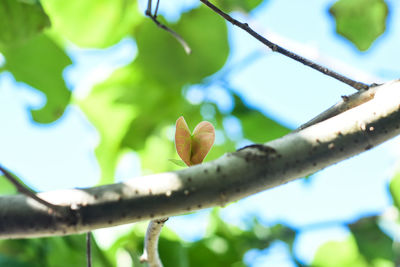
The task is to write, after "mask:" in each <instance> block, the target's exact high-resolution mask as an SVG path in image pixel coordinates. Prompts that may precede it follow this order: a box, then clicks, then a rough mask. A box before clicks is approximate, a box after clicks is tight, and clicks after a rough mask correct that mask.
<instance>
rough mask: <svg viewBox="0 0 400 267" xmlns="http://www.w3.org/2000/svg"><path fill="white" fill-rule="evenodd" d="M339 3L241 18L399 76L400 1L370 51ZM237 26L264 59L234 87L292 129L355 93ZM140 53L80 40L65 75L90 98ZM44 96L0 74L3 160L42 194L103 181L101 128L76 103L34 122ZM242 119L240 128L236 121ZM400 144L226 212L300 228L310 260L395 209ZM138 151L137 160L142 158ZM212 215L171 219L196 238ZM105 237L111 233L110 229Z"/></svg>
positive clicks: (369, 74) (267, 9) (235, 58)
mask: <svg viewBox="0 0 400 267" xmlns="http://www.w3.org/2000/svg"><path fill="white" fill-rule="evenodd" d="M142 2H144V1H142ZM196 2H197V1H193V0H190V1H182V2H180V4H181V5H182V6H180V7H179V6H177V2H176V1H162V3H161V12H162V13H164V14H166V15H167V17H168V18H170V19H171V20H174V19H177V16H178V15H179V10H180V9H181V8H182V9H185V8H187V7H190V6H192V5H196V4H197V3H196ZM331 3H332V1H321V0H309V1H306V2H304V1H301V2H299V1H294V0H279V1H278V0H275V1H274V0H270V1H266V3H264V4H263V5H262V6H260V7H259V8H258V9H256V10H255V11H254V12H253V13H252V14H251V16H249V17H244V16H243V15H241V14H234V15H235V16H236V17H237V18H240V20H242V21H245V20H246V21H248V22H249V24H250V25H252V26H254V29H256V30H257V31H259V32H261V33H263V34H266V35H267V36H271V39H273V40H275V39H276V40H279V41H280V44H282V45H283V46H286V47H290V48H293V49H294V50H296V49H297V50H299V51H301V52H302V53H304V54H305V55H306V56H308V57H311V58H314V59H316V60H317V61H321V62H324V63H326V64H328V65H329V66H330V67H332V68H334V69H336V70H337V71H339V72H344V73H350V74H351V75H350V76H352V77H353V78H355V79H361V80H363V81H366V82H368V81H377V80H379V81H387V80H391V79H396V78H398V76H399V72H400V67H399V66H398V62H400V53H398V47H399V40H400V38H399V36H400V5H399V4H398V3H396V2H395V1H394V0H391V1H387V3H388V4H389V6H390V11H391V14H390V16H389V19H388V27H387V31H386V33H385V34H384V35H383V36H381V37H380V38H379V39H378V40H377V41H376V42H375V43H374V44H373V46H372V48H371V49H370V50H369V51H368V52H367V53H360V52H357V51H356V49H355V48H354V46H353V45H352V44H350V43H349V42H348V41H346V40H345V39H343V38H341V37H339V36H337V35H336V34H335V32H334V21H333V19H332V18H331V17H330V16H329V15H328V11H327V9H328V7H329V5H330V4H331ZM143 6H144V5H143V4H142V9H143ZM229 32H230V40H231V47H232V54H231V56H230V59H229V62H230V63H231V64H233V65H235V64H236V63H237V62H242V60H243V59H244V58H247V57H248V56H249V55H251V54H253V53H254V52H255V51H256V52H257V57H256V59H255V60H250V63H248V64H246V65H245V66H243V67H238V68H237V70H236V71H235V72H233V73H232V74H231V76H230V77H229V83H230V84H231V86H232V88H234V90H235V91H236V92H238V93H239V94H241V95H243V96H244V97H245V99H246V100H247V103H248V104H249V105H252V106H254V107H257V108H259V109H260V110H262V111H263V112H265V113H266V114H268V115H270V116H272V117H274V118H276V119H277V120H278V121H280V122H282V123H284V124H285V125H288V126H290V127H296V126H298V125H300V124H301V123H304V122H305V121H307V120H309V119H310V118H312V117H313V116H315V115H317V114H318V113H320V112H321V111H323V110H324V109H326V108H328V107H329V106H331V105H332V104H334V103H335V102H336V101H338V100H339V99H340V96H341V95H344V94H349V93H352V92H353V90H352V89H351V88H349V87H348V86H346V85H343V84H341V83H339V82H337V81H335V80H333V79H332V78H330V77H327V76H324V75H322V74H320V73H317V72H316V71H314V70H311V69H309V68H307V67H304V66H303V65H301V64H300V63H297V62H294V61H293V60H290V59H287V58H285V57H283V56H282V55H279V54H275V53H272V52H270V51H269V50H268V49H266V48H265V47H263V46H261V45H260V44H259V43H257V42H256V41H255V40H253V39H252V38H251V37H249V36H248V35H247V34H245V33H244V32H242V31H241V30H240V29H238V28H233V27H230V30H229ZM135 53H136V47H135V44H134V42H133V41H132V40H129V39H126V40H123V41H122V42H121V43H120V44H118V45H116V46H114V47H112V48H109V49H106V50H87V49H86V50H82V49H78V48H76V47H73V46H71V48H70V49H69V54H70V56H71V58H72V60H73V62H74V64H73V65H72V66H70V67H68V68H67V69H66V70H65V72H64V76H65V78H66V80H67V83H68V85H69V87H70V88H71V89H73V90H74V94H75V97H81V96H83V95H85V94H86V93H87V92H88V90H90V86H91V85H92V84H93V83H95V82H96V81H99V80H100V79H101V78H100V77H103V78H104V77H106V76H107V75H108V74H109V73H111V72H112V70H113V69H115V68H116V67H118V66H121V65H123V64H127V63H128V62H129V61H130V60H132V59H133V58H134V56H135ZM0 61H1V60H0ZM213 90H215V91H214V92H217V91H218V92H220V91H221V90H222V89H221V88H218V86H216V87H215V88H214V89H213ZM193 92H195V90H194V91H193ZM221 94H223V90H222V93H221ZM194 96H196V94H194ZM192 97H193V96H192ZM43 100H44V99H43V97H42V96H41V95H40V93H37V92H36V91H34V90H31V89H30V88H29V87H28V86H26V85H23V84H20V83H16V82H15V81H14V79H13V77H12V76H11V75H10V74H8V73H2V74H0V122H1V132H0V137H1V138H0V147H1V150H0V162H1V164H3V165H4V166H7V168H9V169H10V170H13V171H16V172H17V174H18V175H20V176H21V177H23V178H24V181H26V182H27V183H28V184H29V185H30V186H32V187H33V188H35V189H37V190H40V191H45V190H53V189H58V188H71V187H86V186H92V185H94V184H95V183H96V182H97V180H98V178H99V175H100V171H99V167H98V164H97V162H96V159H95V156H94V149H95V147H96V145H97V143H98V141H99V136H98V134H97V132H96V130H95V129H94V127H93V126H91V125H90V123H89V122H88V121H87V119H86V118H85V116H84V114H83V113H82V112H81V111H80V110H79V109H78V108H77V107H75V106H70V107H68V109H67V111H66V113H65V115H64V116H63V117H62V118H61V119H60V120H59V121H57V122H55V123H53V124H51V125H46V126H43V125H38V124H35V123H32V122H31V120H30V118H29V114H28V112H27V107H31V106H36V107H38V106H40V105H42V104H43ZM224 104H225V105H229V103H228V104H226V103H225V102H224V101H222V103H221V105H224ZM232 125H235V124H234V120H233V123H232ZM399 148H400V139H399V138H395V139H393V140H391V141H389V142H387V143H385V144H383V145H381V146H379V147H377V148H374V149H372V150H371V151H368V152H366V153H363V154H362V155H359V156H357V157H354V158H352V159H350V160H347V161H345V162H342V163H339V164H337V165H335V166H332V167H329V168H327V169H325V170H323V171H321V172H319V173H317V174H316V175H314V176H313V177H312V178H311V180H310V181H303V180H298V181H295V182H292V183H289V184H287V185H284V186H280V187H277V188H274V189H271V190H268V191H266V192H262V193H259V194H256V195H254V196H251V197H248V198H246V199H244V200H242V201H239V202H238V203H235V204H233V205H229V206H228V207H226V208H224V209H223V210H221V213H222V216H223V218H224V219H226V220H227V221H229V222H231V223H235V224H237V225H240V226H243V227H245V223H246V220H248V218H250V217H251V216H253V215H256V216H258V217H259V218H260V220H261V221H262V222H263V223H265V224H268V225H272V224H274V223H277V222H283V223H286V224H289V225H290V226H292V227H295V228H296V229H299V235H298V237H297V239H296V252H297V253H298V255H299V256H300V257H301V258H302V259H303V260H304V261H306V262H308V261H310V260H311V259H312V256H313V253H314V252H315V249H316V248H317V247H318V245H319V244H321V243H322V242H323V241H326V240H328V239H331V238H336V239H340V238H343V237H344V236H345V235H346V234H347V230H346V228H344V227H343V226H342V222H343V221H345V222H349V221H353V220H356V219H357V218H359V217H360V216H362V215H366V214H378V213H381V212H382V211H384V210H385V209H386V208H387V207H389V206H390V204H391V200H390V199H389V196H388V190H387V181H388V180H389V179H390V177H391V176H392V175H393V171H394V166H395V163H396V160H397V158H398V156H399V153H398V152H396V151H398V150H399ZM130 157H131V158H130V159H132V158H133V160H135V156H134V155H132V154H131V155H130ZM127 162H129V160H127ZM135 164H136V165H135V167H132V166H129V167H128V168H127V167H125V168H123V170H121V171H120V174H119V175H120V176H124V175H128V176H134V175H138V174H140V172H139V171H138V168H137V166H138V164H137V163H135ZM123 165H124V166H125V165H127V164H123ZM207 216H208V212H207V211H203V212H199V213H198V214H194V215H190V216H179V217H176V218H171V220H169V221H168V223H167V224H168V226H170V227H171V228H173V229H174V230H176V231H177V232H178V233H180V234H181V235H182V237H184V238H185V239H186V240H193V239H197V238H201V235H202V234H203V233H204V231H205V228H206V225H207ZM190 221H196V224H197V226H198V231H197V232H193V230H192V228H191V229H190V230H189V229H188V228H187V227H185V225H188V224H190V223H189V222H190ZM110 231H111V233H112V231H114V230H110ZM99 233H100V232H99ZM101 233H103V235H104V236H109V235H107V234H106V233H105V232H104V231H102V232H101ZM100 238H101V237H100V234H99V239H100ZM104 242H106V241H104ZM246 260H248V261H249V262H251V263H252V266H266V264H267V263H269V264H271V265H270V266H278V265H279V266H293V264H292V263H291V262H290V261H288V257H287V251H286V247H285V246H283V245H282V244H279V243H277V244H275V245H274V246H273V247H272V248H271V249H269V250H267V251H264V252H257V251H252V252H251V253H249V254H248V255H247V256H246Z"/></svg>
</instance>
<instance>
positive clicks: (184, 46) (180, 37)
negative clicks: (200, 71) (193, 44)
mask: <svg viewBox="0 0 400 267" xmlns="http://www.w3.org/2000/svg"><path fill="white" fill-rule="evenodd" d="M151 3H152V0H148V2H147V9H146V11H145V14H146V16H148V17H149V18H151V20H152V21H154V23H155V24H156V25H157V26H158V27H160V28H161V29H163V30H165V31H167V32H169V33H170V34H171V35H172V36H173V37H174V38H175V39H176V40H177V41H178V42H179V43H180V44H181V45H182V47H183V49H184V50H185V52H186V54H190V53H191V52H192V50H191V49H190V46H189V45H188V44H187V43H186V41H185V40H184V39H183V38H182V36H180V35H179V34H178V33H177V32H175V31H173V30H172V29H170V28H168V27H167V26H165V25H164V24H162V23H161V22H159V21H158V20H157V12H158V6H159V3H160V1H159V0H157V5H156V10H155V12H154V14H152V11H151Z"/></svg>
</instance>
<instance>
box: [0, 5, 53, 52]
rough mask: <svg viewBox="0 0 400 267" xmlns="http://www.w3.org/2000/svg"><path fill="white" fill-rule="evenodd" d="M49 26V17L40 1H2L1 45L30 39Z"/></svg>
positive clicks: (0, 10)
mask: <svg viewBox="0 0 400 267" xmlns="http://www.w3.org/2000/svg"><path fill="white" fill-rule="evenodd" d="M48 26H50V21H49V18H48V17H47V15H46V13H44V11H43V9H42V6H41V5H40V2H39V1H35V0H34V1H30V2H29V1H22V0H2V1H1V2H0V29H1V30H0V47H1V46H8V45H16V44H18V43H21V42H24V41H26V40H29V39H30V38H32V37H34V36H35V35H36V34H38V33H40V32H41V31H42V30H43V29H44V28H46V27H48Z"/></svg>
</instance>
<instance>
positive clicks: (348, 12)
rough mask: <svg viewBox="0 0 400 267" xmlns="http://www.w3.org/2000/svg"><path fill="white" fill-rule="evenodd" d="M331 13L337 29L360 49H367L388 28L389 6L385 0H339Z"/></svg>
mask: <svg viewBox="0 0 400 267" xmlns="http://www.w3.org/2000/svg"><path fill="white" fill-rule="evenodd" d="M329 11H330V13H331V14H332V15H333V16H334V17H335V20H336V31H337V33H339V34H340V35H342V36H344V37H345V38H346V39H348V40H349V41H351V42H352V43H353V44H354V45H355V46H356V47H357V48H358V49H359V50H361V51H365V50H367V49H368V48H369V47H370V46H371V44H372V43H373V42H374V41H375V40H376V38H378V37H379V36H380V35H381V34H382V33H383V32H384V31H385V28H386V18H387V15H388V7H387V5H386V3H385V1H384V0H339V1H337V2H336V3H335V4H334V5H333V6H332V7H331V8H330V10H329Z"/></svg>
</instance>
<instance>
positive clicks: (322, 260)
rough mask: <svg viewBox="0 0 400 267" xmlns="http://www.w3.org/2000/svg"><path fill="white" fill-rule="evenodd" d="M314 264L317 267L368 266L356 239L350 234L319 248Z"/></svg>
mask: <svg viewBox="0 0 400 267" xmlns="http://www.w3.org/2000/svg"><path fill="white" fill-rule="evenodd" d="M312 266H315V267H338V266H340V267H367V266H368V264H367V263H366V262H365V260H364V259H363V257H362V256H361V255H360V254H359V252H358V248H357V243H356V241H355V239H354V238H353V237H352V236H350V237H348V238H347V239H346V240H344V241H330V242H327V243H325V244H323V245H322V246H321V247H319V248H318V250H317V252H316V253H315V256H314V260H313V262H312Z"/></svg>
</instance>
